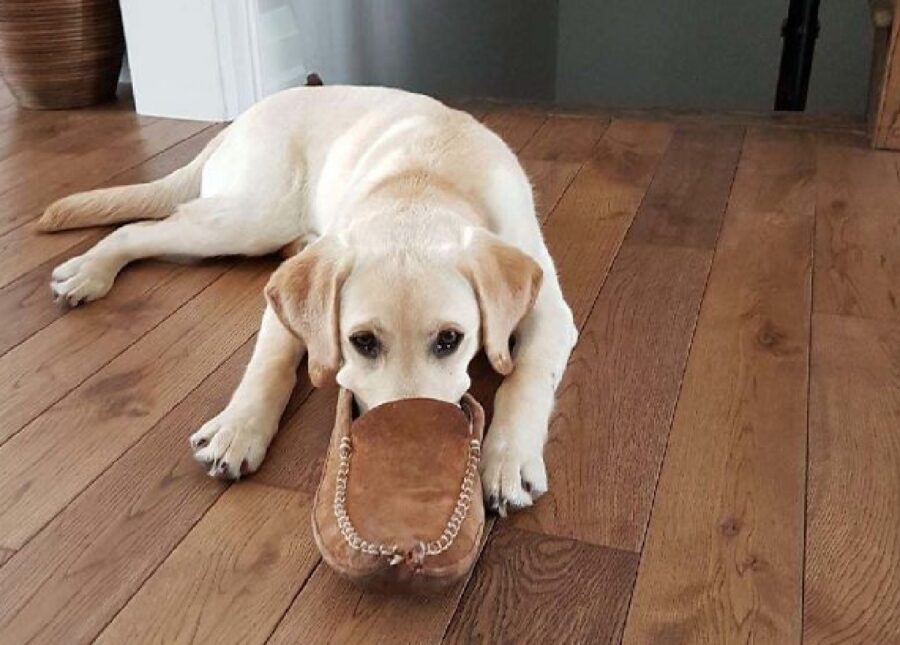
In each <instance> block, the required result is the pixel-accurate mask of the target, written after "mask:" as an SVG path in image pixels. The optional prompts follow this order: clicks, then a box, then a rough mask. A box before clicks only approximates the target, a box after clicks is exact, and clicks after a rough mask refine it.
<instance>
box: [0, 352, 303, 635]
mask: <svg viewBox="0 0 900 645" xmlns="http://www.w3.org/2000/svg"><path fill="white" fill-rule="evenodd" d="M253 342H254V339H250V340H248V341H247V342H246V343H244V345H242V346H241V348H240V349H239V350H238V351H237V352H235V353H234V354H232V355H231V357H229V358H228V360H226V361H225V362H224V363H223V364H222V365H220V366H219V367H218V368H217V369H216V370H215V371H213V372H212V373H211V374H210V375H209V376H208V377H207V378H206V379H205V380H204V381H203V383H202V384H201V385H200V386H199V387H197V389H195V390H193V391H192V392H191V393H190V394H189V395H188V396H187V397H186V398H185V399H184V400H183V401H182V402H181V403H179V404H178V405H177V406H176V407H175V408H174V409H173V410H172V411H171V412H170V413H168V414H167V415H166V416H165V417H163V418H162V419H161V420H160V421H159V423H157V424H156V425H155V426H154V427H153V428H152V429H151V430H150V431H148V432H147V434H146V435H145V436H144V437H143V438H142V439H141V440H140V441H139V442H138V443H137V444H136V445H135V446H134V447H133V448H131V449H130V450H128V451H127V452H126V453H125V454H124V455H123V456H122V457H121V458H119V459H118V460H117V461H116V462H115V463H114V464H113V465H112V466H111V467H110V468H109V469H108V470H107V471H106V472H104V473H103V474H102V475H101V476H100V477H98V478H97V479H96V480H95V481H94V482H93V483H92V484H91V485H90V486H89V487H88V488H87V489H86V490H85V491H84V492H83V493H82V494H81V495H79V496H78V497H77V498H76V499H75V500H73V501H72V503H71V504H69V505H68V506H67V507H66V508H65V509H64V510H63V511H62V512H61V513H60V514H59V515H58V516H57V517H55V518H54V519H53V520H52V521H51V522H50V523H49V524H48V525H47V527H46V528H45V529H44V530H42V531H41V532H40V533H39V534H38V535H36V536H35V537H34V539H32V540H31V541H30V542H29V543H28V544H27V545H25V547H23V549H22V551H21V554H20V557H19V558H18V559H17V560H16V562H15V565H13V566H11V568H10V569H9V570H7V571H4V572H3V573H2V574H0V607H5V608H6V611H5V612H4V611H3V610H0V632H3V633H9V634H15V635H16V636H17V637H21V640H28V639H29V638H34V639H37V640H39V641H40V640H44V641H53V640H62V639H64V638H68V639H71V640H75V641H83V640H90V639H92V638H94V637H95V636H96V635H97V633H98V632H99V631H100V630H101V629H103V627H104V626H106V625H107V624H108V623H109V622H110V620H111V619H112V618H113V617H114V616H115V614H116V612H118V611H119V610H120V609H121V608H122V606H124V605H125V603H126V602H127V601H128V599H129V598H130V597H131V596H132V595H133V594H134V593H135V592H136V591H137V590H138V589H139V588H140V586H141V584H142V583H143V582H144V580H145V579H146V578H147V576H149V575H150V573H151V572H153V571H154V570H155V569H156V567H157V566H158V565H159V564H160V563H161V562H162V561H163V560H165V558H166V557H167V556H168V554H169V553H170V552H171V551H172V549H173V548H175V546H176V545H177V544H178V543H179V542H180V541H181V539H182V538H183V537H184V536H185V535H186V534H187V533H188V532H189V531H190V530H191V529H192V528H193V527H194V525H195V524H196V523H197V521H199V520H200V518H201V517H203V515H204V514H205V513H206V511H207V510H208V509H209V507H210V506H212V504H213V503H214V502H215V500H216V499H218V497H219V495H221V493H222V492H223V491H224V490H225V489H226V486H225V485H224V484H223V483H221V482H219V481H217V480H214V479H211V478H209V477H207V476H206V473H205V472H204V471H203V469H202V468H201V466H200V465H199V464H197V463H196V462H195V461H194V459H193V455H192V454H191V451H190V450H189V448H188V445H187V438H188V437H189V436H190V435H191V433H193V432H194V431H195V430H196V429H197V428H199V427H200V426H201V425H202V424H203V423H204V422H205V421H206V420H207V419H210V418H212V417H213V416H215V415H216V414H218V413H219V411H221V410H222V409H223V408H224V407H225V405H226V403H227V402H228V399H229V397H230V396H231V392H232V391H233V389H234V387H235V386H236V385H237V383H238V380H239V378H240V376H241V374H242V373H243V370H244V368H245V366H246V364H247V361H248V360H249V357H250V351H251V349H252V346H253ZM309 392H310V385H309V381H308V380H307V379H303V380H302V382H301V385H300V386H298V388H297V391H296V392H295V396H294V397H293V398H292V400H291V402H290V403H289V404H288V410H287V412H286V413H285V416H286V417H288V418H289V417H290V416H291V415H292V414H294V413H295V412H296V410H297V408H298V407H299V405H300V404H301V403H302V401H303V400H304V398H305V397H306V396H308V394H309ZM110 554H115V557H110Z"/></svg>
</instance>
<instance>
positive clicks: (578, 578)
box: [444, 524, 638, 643]
mask: <svg viewBox="0 0 900 645" xmlns="http://www.w3.org/2000/svg"><path fill="white" fill-rule="evenodd" d="M500 526H501V528H500V529H498V530H495V531H494V533H493V535H492V536H491V539H490V541H489V542H488V544H487V546H486V547H485V549H484V553H482V555H481V559H480V560H479V561H478V564H477V566H476V567H475V573H474V575H473V577H472V580H471V581H470V583H469V585H468V588H467V589H466V593H465V596H464V597H463V599H462V601H461V602H460V606H459V609H458V610H457V612H456V614H455V615H454V616H453V621H452V622H451V624H450V627H449V629H448V630H447V634H446V637H445V638H444V642H446V643H526V642H528V643H618V642H619V638H620V636H621V632H622V625H623V623H624V621H625V612H626V610H627V608H628V595H629V592H630V590H631V586H632V584H633V583H634V576H635V573H636V570H637V564H638V555H637V554H636V553H629V552H627V551H619V550H616V549H607V548H603V547H596V546H590V545H587V544H582V543H580V542H574V541H572V540H564V539H560V538H551V537H546V536H542V535H538V534H536V533H530V532H526V531H519V530H515V529H509V528H505V527H503V526H502V524H501V525H500Z"/></svg>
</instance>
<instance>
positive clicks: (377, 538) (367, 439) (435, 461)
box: [312, 390, 484, 593]
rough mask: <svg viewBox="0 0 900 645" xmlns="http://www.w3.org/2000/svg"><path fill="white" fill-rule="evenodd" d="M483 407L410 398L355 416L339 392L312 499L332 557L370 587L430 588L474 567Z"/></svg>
mask: <svg viewBox="0 0 900 645" xmlns="http://www.w3.org/2000/svg"><path fill="white" fill-rule="evenodd" d="M483 432H484V411H483V410H482V409H481V406H480V405H479V404H478V402H477V401H476V400H475V399H474V398H472V397H471V396H470V395H468V394H466V395H465V396H464V397H463V400H462V402H461V406H456V405H453V404H452V403H445V402H442V401H437V400H434V399H404V400H401V401H393V402H391V403H386V404H384V405H380V406H378V407H376V408H373V409H372V410H371V411H369V412H368V413H367V414H365V415H363V416H362V417H360V418H358V419H356V420H353V395H352V394H351V393H350V392H349V391H347V390H342V391H341V392H340V395H339V397H338V407H337V414H336V418H335V425H334V433H333V435H332V438H331V445H330V446H329V449H328V458H327V460H326V462H325V467H324V469H323V473H322V480H321V482H320V483H319V488H318V491H317V492H316V499H315V503H314V505H313V517H312V524H313V535H314V536H315V539H316V544H317V545H318V547H319V550H320V551H321V552H322V557H323V558H324V559H325V561H326V562H327V563H328V564H329V565H330V566H331V567H332V568H333V569H334V570H335V571H337V572H338V573H339V574H340V575H342V576H344V577H346V578H348V579H349V580H351V581H353V582H354V583H356V584H358V585H360V586H362V587H366V588H369V589H376V590H380V591H395V592H396V591H401V592H411V593H428V592H433V591H437V590H440V589H443V588H446V587H448V586H450V585H452V584H454V583H455V582H457V581H459V580H461V579H462V578H463V577H464V576H465V575H466V573H468V571H469V570H470V569H471V568H472V565H473V564H474V562H475V558H476V556H477V555H478V549H479V546H480V542H481V535H482V532H483V530H484V504H483V502H482V498H481V481H480V479H479V476H478V459H479V457H480V449H481V439H482V436H483Z"/></svg>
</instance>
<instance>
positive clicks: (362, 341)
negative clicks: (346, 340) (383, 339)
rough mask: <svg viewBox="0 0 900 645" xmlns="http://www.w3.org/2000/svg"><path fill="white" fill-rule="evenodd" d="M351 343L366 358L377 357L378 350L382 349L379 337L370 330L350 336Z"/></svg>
mask: <svg viewBox="0 0 900 645" xmlns="http://www.w3.org/2000/svg"><path fill="white" fill-rule="evenodd" d="M350 344H351V345H353V347H354V348H355V349H356V351H358V352H359V353H360V354H362V355H363V356H365V357H366V358H377V357H378V352H379V351H380V350H381V343H379V342H378V338H376V337H375V334H373V333H372V332H369V331H361V332H359V333H357V334H353V335H352V336H351V337H350Z"/></svg>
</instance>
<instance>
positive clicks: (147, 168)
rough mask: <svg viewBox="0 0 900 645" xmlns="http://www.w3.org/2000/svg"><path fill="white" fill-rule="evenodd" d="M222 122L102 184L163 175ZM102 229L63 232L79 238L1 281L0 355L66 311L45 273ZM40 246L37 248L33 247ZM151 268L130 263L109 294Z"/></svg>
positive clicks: (199, 147)
mask: <svg viewBox="0 0 900 645" xmlns="http://www.w3.org/2000/svg"><path fill="white" fill-rule="evenodd" d="M222 127H223V126H212V127H210V128H206V129H205V130H202V131H201V132H199V133H197V134H195V135H194V136H192V137H189V138H188V139H185V140H184V141H181V142H180V143H177V144H175V145H174V146H172V147H171V148H168V149H166V150H165V151H163V152H161V153H160V154H158V155H156V156H154V157H152V158H150V159H148V160H147V161H145V162H143V163H141V164H139V165H137V166H135V167H133V168H131V169H129V170H126V171H124V172H122V173H119V174H117V175H116V176H114V177H113V178H112V179H110V180H109V181H108V182H105V183H106V184H107V185H117V184H129V183H136V182H142V181H149V180H152V179H156V178H158V177H162V176H164V175H166V174H168V173H170V172H172V171H173V170H176V169H177V168H180V167H181V166H183V165H184V164H186V163H187V162H188V161H190V160H191V159H193V158H194V157H195V156H196V155H197V154H198V153H199V152H200V151H201V150H202V149H203V147H204V146H205V145H206V144H207V142H208V141H209V140H210V139H212V138H213V137H214V136H215V135H216V134H217V133H218V132H219V131H220V130H221V129H222ZM107 232H108V231H107V229H103V230H99V231H98V230H93V231H75V232H72V233H63V234H62V235H63V236H64V237H63V238H61V239H62V241H63V242H65V243H69V242H70V240H71V239H76V238H82V241H81V242H78V243H76V244H75V245H74V246H72V247H70V248H68V249H66V250H64V251H63V252H62V253H61V254H58V255H55V256H53V257H51V258H50V259H49V260H47V261H45V262H44V263H42V264H40V265H38V266H36V267H35V268H33V269H31V270H30V271H28V272H27V273H25V274H23V275H22V276H20V277H19V278H17V279H16V280H14V281H13V282H10V283H9V284H7V285H6V286H4V287H0V320H3V321H4V324H3V325H0V354H3V353H5V352H6V351H8V350H9V349H10V348H12V347H14V346H15V345H17V344H19V343H21V342H22V341H23V340H25V339H26V338H28V337H29V336H31V335H32V334H34V333H35V332H37V331H38V330H40V329H43V328H44V327H46V326H47V325H49V324H50V323H51V322H53V321H54V320H58V319H59V318H61V317H63V316H65V315H66V314H67V313H69V311H70V310H68V309H66V308H63V307H60V306H58V305H56V304H55V303H54V302H53V301H52V299H51V298H50V292H49V288H48V283H49V279H50V273H51V271H52V270H53V268H54V267H55V266H56V265H57V264H59V263H61V262H62V261H64V260H66V259H68V258H69V257H74V256H75V255H79V254H80V253H83V252H84V251H86V250H87V249H89V248H90V247H91V246H92V245H93V244H95V243H96V242H97V241H98V240H99V239H100V238H101V237H102V236H103V235H105V234H106V233H107ZM57 235H58V234H56V235H54V236H38V235H37V234H32V237H31V238H30V239H31V240H32V241H34V242H37V243H40V242H42V241H43V242H55V241H56V239H57ZM39 249H40V247H38V250H39ZM155 267H156V265H155V264H154V263H140V264H138V265H135V266H132V267H129V268H128V270H127V271H125V272H123V274H122V275H121V276H120V277H119V278H118V279H117V281H116V286H115V287H114V289H113V291H112V293H111V295H110V297H114V296H115V294H117V293H118V292H119V291H124V292H128V291H129V290H133V289H135V288H137V286H138V285H140V284H142V283H143V282H145V276H146V275H148V274H152V273H154V272H157V271H159V269H158V268H155ZM104 306H105V305H103V301H100V302H98V303H94V304H93V305H92V307H93V308H96V307H100V308H101V309H102V308H103V307H104Z"/></svg>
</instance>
